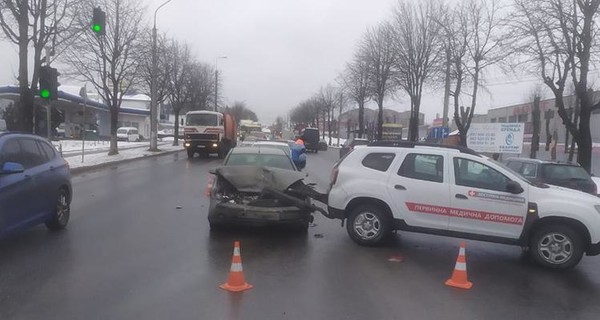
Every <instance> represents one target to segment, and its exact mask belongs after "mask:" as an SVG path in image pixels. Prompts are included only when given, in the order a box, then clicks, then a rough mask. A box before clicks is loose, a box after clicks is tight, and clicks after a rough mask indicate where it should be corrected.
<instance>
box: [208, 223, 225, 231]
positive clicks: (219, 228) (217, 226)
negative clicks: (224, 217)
mask: <svg viewBox="0 0 600 320" xmlns="http://www.w3.org/2000/svg"><path fill="white" fill-rule="evenodd" d="M208 225H209V226H210V231H211V232H221V231H225V230H226V229H227V226H226V225H224V224H222V223H215V222H209V223H208Z"/></svg>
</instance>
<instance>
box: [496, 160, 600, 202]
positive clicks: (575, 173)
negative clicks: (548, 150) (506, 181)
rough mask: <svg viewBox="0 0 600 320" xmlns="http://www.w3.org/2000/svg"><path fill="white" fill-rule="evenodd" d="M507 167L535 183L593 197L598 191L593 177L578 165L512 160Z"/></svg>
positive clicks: (507, 161)
mask: <svg viewBox="0 0 600 320" xmlns="http://www.w3.org/2000/svg"><path fill="white" fill-rule="evenodd" d="M506 165H507V166H508V167H509V168H510V169H512V170H513V171H515V172H517V173H519V174H520V175H521V176H523V177H524V178H525V179H527V180H529V181H531V182H533V183H546V184H551V185H555V186H560V187H565V188H570V189H575V190H580V191H583V192H587V193H590V194H593V195H596V194H597V191H598V189H597V186H596V183H595V182H594V181H593V180H592V177H591V176H590V175H589V174H588V173H587V171H585V169H583V167H581V166H580V165H579V164H577V163H563V162H555V161H544V160H538V159H527V158H510V159H507V160H506Z"/></svg>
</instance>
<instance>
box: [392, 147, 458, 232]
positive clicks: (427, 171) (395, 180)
mask: <svg viewBox="0 0 600 320" xmlns="http://www.w3.org/2000/svg"><path fill="white" fill-rule="evenodd" d="M447 158H448V155H447V153H446V152H444V151H429V150H428V151H423V152H421V151H414V152H408V153H407V154H406V156H405V157H404V159H403V160H402V161H401V162H396V168H393V169H394V170H393V171H392V173H391V175H390V178H389V180H388V184H387V185H388V193H389V195H390V199H392V201H393V203H394V206H395V208H394V210H395V211H396V212H401V213H402V216H401V218H402V219H404V221H405V222H406V223H407V224H408V225H410V226H415V227H426V228H434V229H444V230H445V229H447V228H448V216H447V208H448V206H449V205H450V185H449V183H448V174H447V172H448V169H447V168H448V164H447V161H446V159H447Z"/></svg>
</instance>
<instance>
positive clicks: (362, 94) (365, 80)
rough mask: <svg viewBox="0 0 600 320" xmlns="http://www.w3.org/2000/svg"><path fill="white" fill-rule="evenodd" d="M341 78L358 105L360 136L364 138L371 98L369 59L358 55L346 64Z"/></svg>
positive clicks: (349, 94)
mask: <svg viewBox="0 0 600 320" xmlns="http://www.w3.org/2000/svg"><path fill="white" fill-rule="evenodd" d="M340 80H341V81H340V82H341V83H342V86H343V88H344V91H345V92H346V94H347V95H348V96H349V97H350V98H351V99H352V101H354V102H355V103H356V104H357V105H358V137H359V138H362V137H363V134H364V128H365V104H366V103H367V102H368V101H369V99H370V98H371V93H370V91H369V89H370V81H369V65H368V63H367V61H366V60H365V59H361V57H360V56H359V55H357V56H356V57H355V58H354V60H353V61H352V62H351V63H348V64H346V69H345V70H344V73H343V74H342V75H341V77H340ZM340 113H341V109H340Z"/></svg>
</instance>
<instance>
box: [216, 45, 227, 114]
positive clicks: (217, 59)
mask: <svg viewBox="0 0 600 320" xmlns="http://www.w3.org/2000/svg"><path fill="white" fill-rule="evenodd" d="M219 59H227V57H225V56H223V57H216V58H215V110H214V111H215V112H217V111H218V110H217V104H218V102H219V67H218V66H219Z"/></svg>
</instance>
